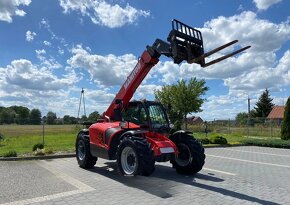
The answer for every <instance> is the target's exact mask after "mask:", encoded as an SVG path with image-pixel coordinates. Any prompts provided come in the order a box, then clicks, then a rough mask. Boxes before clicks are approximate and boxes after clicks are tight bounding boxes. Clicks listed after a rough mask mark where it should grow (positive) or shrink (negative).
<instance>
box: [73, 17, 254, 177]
mask: <svg viewBox="0 0 290 205" xmlns="http://www.w3.org/2000/svg"><path fill="white" fill-rule="evenodd" d="M236 42H237V40H235V41H232V42H230V43H228V44H225V45H223V46H221V47H218V48H216V49H214V50H212V51H210V52H208V53H204V47H203V40H202V35H201V32H200V31H199V30H197V29H194V28H192V27H190V26H188V25H186V24H184V23H182V22H180V21H178V20H175V19H174V20H173V21H172V30H171V32H170V33H169V35H168V38H167V42H165V41H163V40H160V39H156V40H155V42H154V43H153V45H152V46H147V49H146V50H145V51H144V52H143V54H142V55H141V57H140V58H139V60H138V63H137V65H136V66H135V68H134V69H133V71H132V72H131V73H130V75H129V76H128V78H127V80H126V81H125V83H124V84H123V86H122V87H121V89H120V91H119V92H118V93H117V95H116V97H115V99H114V100H113V101H112V103H111V105H110V106H109V108H108V109H107V111H106V112H104V114H103V119H101V120H98V121H97V122H96V123H94V124H92V125H90V127H89V128H88V129H83V130H81V131H80V132H79V133H78V135H77V139H76V158H77V161H78V164H79V166H80V167H82V168H92V167H94V165H95V164H96V161H97V159H98V157H100V158H104V159H108V160H117V166H118V170H119V172H120V173H121V174H122V175H123V176H134V175H143V176H149V175H150V174H152V173H153V171H154V170H155V162H166V161H170V162H171V163H172V165H173V168H175V169H176V171H177V172H178V173H181V174H194V173H197V172H198V171H200V170H201V169H202V167H203V165H204V163H205V154H204V148H203V147H202V145H201V143H200V142H199V141H198V140H196V139H195V138H194V137H193V136H192V133H190V132H188V131H183V130H180V131H177V132H174V133H170V130H171V128H170V123H169V120H168V117H167V114H166V110H165V109H164V107H163V106H162V105H161V104H160V103H159V102H154V101H146V100H143V101H131V102H130V100H131V98H132V96H133V94H134V92H135V91H136V89H137V88H138V86H139V85H140V84H141V82H142V81H143V79H144V78H145V77H146V75H147V74H148V72H149V71H150V69H151V68H152V67H153V66H155V65H156V64H157V63H158V61H159V57H160V56H162V55H165V56H167V57H170V58H172V59H173V61H174V63H176V64H179V63H181V62H182V61H187V62H188V63H197V64H199V65H200V66H202V67H206V66H209V65H212V64H214V63H217V62H219V61H222V60H224V59H226V58H228V57H230V56H233V55H235V54H237V53H239V52H242V51H244V50H246V49H248V48H249V47H250V46H247V47H245V48H242V49H239V50H237V51H235V52H233V53H230V54H228V55H225V56H223V57H220V58H218V59H216V60H213V61H211V62H209V63H206V62H205V58H206V57H208V56H210V55H212V54H213V53H216V52H218V51H220V50H222V49H224V48H226V47H228V46H230V45H232V44H234V43H236Z"/></svg>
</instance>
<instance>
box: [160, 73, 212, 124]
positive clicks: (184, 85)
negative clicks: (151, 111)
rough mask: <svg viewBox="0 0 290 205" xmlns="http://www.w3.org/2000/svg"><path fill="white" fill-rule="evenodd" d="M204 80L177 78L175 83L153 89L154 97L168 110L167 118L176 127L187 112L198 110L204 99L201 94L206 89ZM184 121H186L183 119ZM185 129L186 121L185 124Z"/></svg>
mask: <svg viewBox="0 0 290 205" xmlns="http://www.w3.org/2000/svg"><path fill="white" fill-rule="evenodd" d="M208 89H209V88H208V87H207V86H205V80H197V79H196V78H191V79H190V80H189V81H188V82H186V81H185V80H179V81H178V82H177V84H175V85H165V86H163V87H162V88H161V90H157V91H155V98H156V99H157V100H159V101H160V102H161V103H162V104H163V105H164V106H165V108H166V109H167V110H168V114H169V118H170V120H171V122H173V123H174V125H175V128H176V129H180V127H181V124H182V120H184V119H186V116H187V114H190V113H193V112H200V111H201V105H202V104H203V102H204V101H205V99H204V98H202V96H203V95H204V94H205V93H206V91H208ZM185 122H187V121H186V120H185ZM185 125H186V126H185V129H187V123H186V124H185Z"/></svg>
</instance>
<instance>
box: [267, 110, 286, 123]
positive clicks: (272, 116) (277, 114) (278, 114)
mask: <svg viewBox="0 0 290 205" xmlns="http://www.w3.org/2000/svg"><path fill="white" fill-rule="evenodd" d="M284 112H285V106H278V105H276V106H274V107H273V109H272V110H271V112H270V113H269V115H268V116H267V119H269V120H272V121H274V122H276V123H277V124H279V125H280V124H281V122H282V120H283V118H284Z"/></svg>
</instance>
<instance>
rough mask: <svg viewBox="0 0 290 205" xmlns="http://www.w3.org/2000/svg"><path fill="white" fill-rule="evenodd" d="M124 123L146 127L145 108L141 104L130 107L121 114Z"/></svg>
mask: <svg viewBox="0 0 290 205" xmlns="http://www.w3.org/2000/svg"><path fill="white" fill-rule="evenodd" d="M123 118H124V120H125V121H129V122H133V123H134V124H136V125H148V120H147V115H146V112H145V108H144V107H143V106H142V105H141V104H136V105H131V106H129V107H128V109H127V110H126V112H125V113H123Z"/></svg>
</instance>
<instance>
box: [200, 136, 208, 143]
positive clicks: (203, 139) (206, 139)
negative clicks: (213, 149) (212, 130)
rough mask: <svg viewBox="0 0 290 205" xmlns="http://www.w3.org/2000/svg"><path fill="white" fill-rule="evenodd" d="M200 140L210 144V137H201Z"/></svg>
mask: <svg viewBox="0 0 290 205" xmlns="http://www.w3.org/2000/svg"><path fill="white" fill-rule="evenodd" d="M199 141H200V142H201V144H209V143H210V141H209V139H208V138H206V137H205V138H201V139H199Z"/></svg>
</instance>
